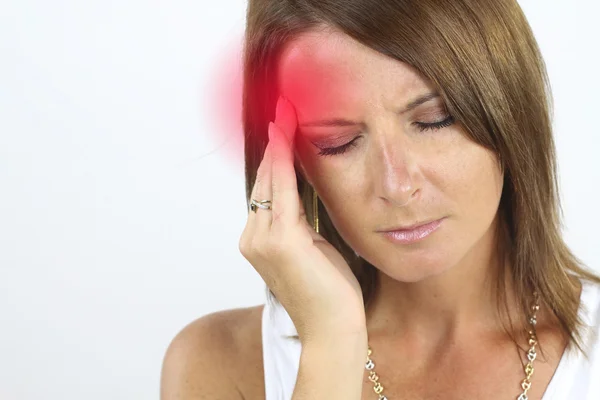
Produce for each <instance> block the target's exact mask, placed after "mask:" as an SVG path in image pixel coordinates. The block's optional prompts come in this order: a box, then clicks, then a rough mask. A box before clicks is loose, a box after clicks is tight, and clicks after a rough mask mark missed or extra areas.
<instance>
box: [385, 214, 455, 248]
mask: <svg viewBox="0 0 600 400" xmlns="http://www.w3.org/2000/svg"><path fill="white" fill-rule="evenodd" d="M445 218H446V217H444V218H440V219H437V220H434V221H428V222H424V223H423V222H421V223H417V224H413V225H409V226H404V227H396V228H390V229H386V230H383V231H379V232H380V233H382V234H383V235H384V236H385V237H386V238H387V239H389V240H391V241H392V242H394V243H401V244H408V243H414V242H417V241H420V240H422V239H425V238H426V237H427V236H429V235H431V234H432V233H433V232H434V231H436V230H438V229H439V228H440V226H441V225H442V222H443V221H444V219H445Z"/></svg>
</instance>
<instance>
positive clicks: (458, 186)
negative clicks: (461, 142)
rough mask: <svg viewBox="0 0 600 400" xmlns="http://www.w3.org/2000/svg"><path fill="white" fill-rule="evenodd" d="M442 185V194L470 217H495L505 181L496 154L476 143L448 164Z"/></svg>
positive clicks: (466, 147) (464, 147) (464, 149)
mask: <svg viewBox="0 0 600 400" xmlns="http://www.w3.org/2000/svg"><path fill="white" fill-rule="evenodd" d="M443 171H444V173H443V177H442V178H441V179H440V181H443V182H445V183H441V184H440V185H441V186H445V187H444V188H443V189H442V190H443V191H444V192H445V193H446V194H447V195H448V196H449V197H450V198H452V199H453V200H454V202H455V203H456V206H457V208H458V209H459V210H462V212H463V213H465V214H466V215H469V214H471V215H473V216H474V217H475V216H476V215H477V216H478V217H479V218H484V219H487V218H485V216H484V215H482V214H492V213H495V211H496V209H497V207H498V204H499V201H500V196H501V194H502V183H503V177H502V172H501V171H500V168H499V167H498V163H497V159H496V158H495V154H494V153H493V152H491V151H489V150H487V149H485V148H483V147H481V146H479V145H477V144H475V143H469V144H468V145H465V146H462V150H461V151H460V153H459V154H456V155H455V157H453V159H452V161H448V165H447V166H446V167H445V168H444V169H443Z"/></svg>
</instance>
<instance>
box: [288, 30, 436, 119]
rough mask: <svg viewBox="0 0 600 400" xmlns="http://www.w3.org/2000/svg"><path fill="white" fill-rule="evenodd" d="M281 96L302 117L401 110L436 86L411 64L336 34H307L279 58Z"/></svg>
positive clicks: (296, 39) (294, 42) (298, 38)
mask: <svg viewBox="0 0 600 400" xmlns="http://www.w3.org/2000/svg"><path fill="white" fill-rule="evenodd" d="M277 79H278V83H279V87H280V90H281V94H282V95H283V96H285V97H287V98H288V99H289V100H290V101H291V102H292V103H293V104H294V106H295V107H296V110H297V112H298V116H299V118H300V117H301V116H302V115H315V113H318V115H321V116H322V115H323V113H326V112H327V111H331V112H335V111H336V110H339V111H344V112H352V111H356V112H358V111H359V109H361V108H362V109H364V108H365V107H366V106H375V107H386V108H387V107H396V108H398V107H400V106H402V102H403V101H405V100H406V99H409V98H412V97H414V96H415V95H419V94H423V92H424V91H426V90H427V89H430V90H432V89H433V88H432V86H431V85H429V83H428V82H427V81H426V79H424V77H422V76H421V75H420V74H419V73H418V71H416V70H415V69H414V68H412V67H411V66H409V65H408V64H405V63H402V62H399V61H397V60H394V59H392V58H390V57H387V56H385V55H383V54H381V53H378V52H376V51H375V50H373V49H370V48H369V47H367V46H364V45H362V44H361V43H359V42H357V41H355V40H353V39H352V38H350V37H349V36H347V35H345V34H343V33H341V32H337V31H332V30H327V31H311V32H308V33H305V34H302V35H300V36H298V37H297V38H295V39H294V40H293V41H291V42H290V43H288V45H287V46H286V47H285V48H284V49H283V52H282V54H281V57H280V59H279V69H278V77H277Z"/></svg>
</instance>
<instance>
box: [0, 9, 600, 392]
mask: <svg viewBox="0 0 600 400" xmlns="http://www.w3.org/2000/svg"><path fill="white" fill-rule="evenodd" d="M520 3H521V4H522V6H523V8H524V10H525V12H526V14H527V16H528V18H529V20H530V23H531V25H532V27H533V30H534V32H535V34H536V36H537V38H538V40H539V43H540V46H541V48H542V51H543V54H544V56H545V59H546V62H547V65H548V70H549V74H550V78H551V82H552V86H553V89H554V96H555V105H556V113H555V128H556V141H557V146H558V155H559V165H560V175H561V184H562V199H563V207H564V215H565V235H566V239H567V241H568V243H569V245H571V246H572V248H573V250H574V252H575V253H576V254H577V255H578V256H580V257H581V258H582V259H583V260H584V261H585V262H586V263H588V264H589V265H591V266H592V267H593V268H595V269H596V270H597V271H600V250H599V246H598V231H597V229H598V226H600V213H599V212H598V206H597V204H598V203H600V192H599V190H598V184H599V183H600V157H598V153H599V152H600V127H599V123H598V121H597V119H598V118H599V115H600V110H599V108H600V100H598V97H597V96H598V93H600V80H599V78H598V74H597V71H600V58H599V55H598V42H599V39H600V24H598V21H597V16H598V15H599V14H600V5H599V3H598V2H597V1H595V0H588V1H585V0H577V1H575V0H569V1H549V0H527V1H525V0H522V1H521V2H520ZM245 8H246V2H245V1H242V0H220V1H218V2H213V1H210V2H209V1H184V0H173V1H170V2H158V1H139V0H128V1H127V0H126V1H113V0H102V1H98V0H87V1H84V2H82V1H74V0H54V1H51V2H49V1H40V0H37V1H36V0H20V1H16V0H13V1H8V2H6V1H5V2H2V5H1V6H0V50H1V52H0V57H1V60H0V324H1V326H0V399H2V400H30V399H57V400H58V399H61V400H70V399H77V400H79V399H86V400H97V399H98V400H99V399H157V398H158V388H159V376H160V367H161V362H162V357H163V355H164V351H165V349H166V347H167V346H168V344H169V342H170V340H171V339H172V338H173V336H174V335H175V334H176V333H177V332H178V331H179V330H180V329H181V328H182V327H183V326H184V325H186V324H187V323H189V322H191V321H192V320H193V319H195V318H197V317H199V316H201V315H204V314H207V313H209V312H212V311H216V310H221V309H226V308H234V307H246V306H253V305H257V304H261V303H263V302H264V284H263V282H262V280H261V279H260V276H259V275H258V274H257V273H256V272H255V271H254V269H253V268H252V267H251V266H250V265H249V264H248V263H247V262H246V260H245V259H244V258H243V257H242V256H241V255H240V254H239V252H238V247H237V245H238V239H239V235H240V234H241V231H242V229H243V226H244V224H245V218H246V208H245V207H246V206H245V201H244V180H243V168H242V165H241V163H240V162H239V160H240V159H241V157H242V156H241V153H239V152H240V148H239V147H235V146H233V147H231V146H230V147H229V148H228V146H229V144H228V142H226V141H225V140H222V139H223V138H222V137H220V136H219V134H218V129H217V130H216V129H215V123H214V121H213V120H214V118H211V116H210V114H211V113H212V111H211V108H210V107H209V105H210V102H211V97H212V95H210V94H209V93H210V87H211V84H212V83H213V80H214V70H215V68H216V66H217V61H216V60H222V59H223V53H224V49H230V48H231V47H232V45H233V46H234V47H235V45H236V44H239V43H240V41H241V38H242V33H243V28H244V15H245ZM232 79H233V77H232ZM215 132H217V133H215ZM232 154H234V155H236V156H235V157H234V158H235V159H237V160H238V162H232V156H231V155H232Z"/></svg>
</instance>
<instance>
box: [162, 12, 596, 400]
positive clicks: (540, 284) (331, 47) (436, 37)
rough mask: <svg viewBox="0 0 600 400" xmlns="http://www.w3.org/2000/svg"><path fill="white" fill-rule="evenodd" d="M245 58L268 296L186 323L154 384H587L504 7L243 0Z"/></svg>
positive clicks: (290, 394)
mask: <svg viewBox="0 0 600 400" xmlns="http://www.w3.org/2000/svg"><path fill="white" fill-rule="evenodd" d="M244 68H245V87H244V129H245V135H246V148H245V150H246V174H247V192H248V193H247V194H248V201H249V203H250V212H249V214H248V221H247V225H246V228H245V229H244V232H243V234H242V237H241V238H240V250H241V252H242V254H243V255H244V256H245V257H246V258H247V259H248V260H249V262H250V263H251V264H252V265H253V266H254V268H255V269H256V270H257V271H258V273H259V274H260V275H261V277H262V278H263V279H264V280H265V282H266V284H267V286H268V288H269V290H268V301H267V304H266V305H265V306H264V307H262V306H261V307H253V308H248V309H238V310H228V311H223V312H219V313H214V314H211V315H209V316H205V317H203V318H201V319H200V320H198V321H196V322H194V323H192V324H191V325H189V326H188V327H186V328H185V329H184V330H183V331H182V332H181V333H180V334H179V335H178V336H177V337H176V338H175V340H174V341H173V343H172V344H171V346H170V348H169V350H168V352H167V355H166V358H165V364H164V368H163V381H162V398H163V399H165V400H166V399H176V398H177V399H202V398H210V399H234V398H237V399H259V398H265V397H266V399H267V400H275V399H290V398H291V399H294V400H301V399H364V400H367V399H377V398H379V399H385V398H390V399H517V398H518V399H520V400H525V399H543V400H548V399H574V398H577V399H588V400H591V399H596V400H597V399H598V398H600V386H598V383H597V382H595V381H593V380H592V378H591V377H592V376H594V374H595V376H600V344H599V342H598V339H597V333H598V328H599V325H600V279H599V278H598V277H597V276H596V275H594V274H592V273H591V272H588V270H587V269H586V268H584V266H583V265H582V263H581V262H580V261H579V260H578V259H577V258H576V257H575V256H574V255H573V254H572V253H571V252H570V250H569V249H568V248H567V246H566V244H565V242H564V241H563V238H562V237H561V232H560V215H559V211H560V206H559V198H558V188H557V186H558V185H557V179H556V178H557V177H556V158H555V149H554V142H553V138H552V129H551V119H550V115H551V94H550V91H549V85H548V80H547V76H546V71H545V67H544V63H543V60H542V58H541V55H540V52H539V49H538V46H537V44H536V42H535V39H534V37H533V35H532V32H531V30H530V28H529V25H528V23H527V21H526V19H525V17H524V15H523V14H522V11H521V9H520V8H519V6H518V4H517V3H516V1H513V0H452V1H441V0H435V1H434V0H429V1H426V0H418V1H416V0H415V1H410V0H404V1H402V0H395V1H392V0H388V1H382V0H378V1H366V0H296V1H294V0H277V1H274V0H271V1H267V0H262V1H258V0H255V1H250V4H249V8H248V15H247V31H246V48H245V63H244ZM271 121H274V122H271ZM305 210H306V212H305Z"/></svg>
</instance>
